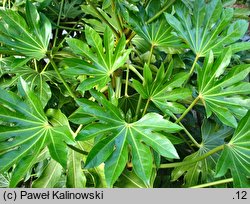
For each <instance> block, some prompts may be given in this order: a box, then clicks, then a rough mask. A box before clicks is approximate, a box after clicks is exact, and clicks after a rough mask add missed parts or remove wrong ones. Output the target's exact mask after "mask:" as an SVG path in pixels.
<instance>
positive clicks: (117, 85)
mask: <svg viewBox="0 0 250 204" xmlns="http://www.w3.org/2000/svg"><path fill="white" fill-rule="evenodd" d="M121 80H122V79H121V77H120V76H116V77H115V95H116V98H120V97H121V87H122V81H121Z"/></svg>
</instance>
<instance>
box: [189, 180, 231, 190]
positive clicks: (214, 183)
mask: <svg viewBox="0 0 250 204" xmlns="http://www.w3.org/2000/svg"><path fill="white" fill-rule="evenodd" d="M233 181H234V180H233V178H228V179H223V180H219V181H214V182H210V183H204V184H200V185H197V186H192V187H190V188H205V187H209V186H215V185H219V184H224V183H231V182H233Z"/></svg>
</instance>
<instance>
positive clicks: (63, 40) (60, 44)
mask: <svg viewBox="0 0 250 204" xmlns="http://www.w3.org/2000/svg"><path fill="white" fill-rule="evenodd" d="M79 21H80V20H79ZM79 21H77V22H76V23H75V25H74V26H73V27H72V29H75V27H76V26H77V25H78V24H79ZM71 32H72V30H70V31H69V32H68V33H67V34H66V36H65V37H64V38H63V39H62V41H61V42H60V43H59V45H58V47H61V46H62V44H63V43H64V42H65V41H66V39H67V37H68V36H69V35H70V33H71Z"/></svg>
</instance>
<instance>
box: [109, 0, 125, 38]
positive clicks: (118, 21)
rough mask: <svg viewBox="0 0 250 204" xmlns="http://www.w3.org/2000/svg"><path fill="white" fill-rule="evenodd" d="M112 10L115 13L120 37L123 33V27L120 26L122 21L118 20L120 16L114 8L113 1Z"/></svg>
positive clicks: (113, 3) (113, 2)
mask: <svg viewBox="0 0 250 204" xmlns="http://www.w3.org/2000/svg"><path fill="white" fill-rule="evenodd" d="M112 8H113V10H114V12H115V19H116V21H117V23H118V26H119V29H120V36H122V33H123V25H122V21H121V18H120V15H119V13H118V12H116V6H115V1H114V0H112Z"/></svg>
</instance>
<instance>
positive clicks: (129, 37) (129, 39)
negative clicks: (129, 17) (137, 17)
mask: <svg viewBox="0 0 250 204" xmlns="http://www.w3.org/2000/svg"><path fill="white" fill-rule="evenodd" d="M135 35H136V33H135V32H132V33H131V34H130V35H129V36H128V38H127V40H126V44H128V43H130V41H131V40H132V39H133V37H135Z"/></svg>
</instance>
